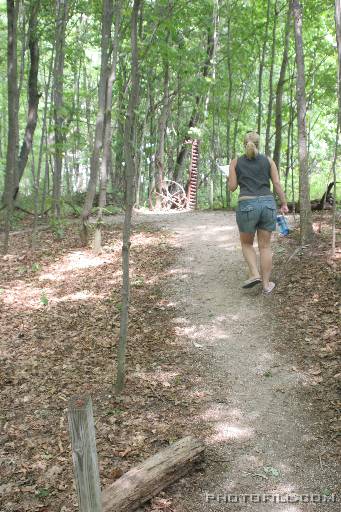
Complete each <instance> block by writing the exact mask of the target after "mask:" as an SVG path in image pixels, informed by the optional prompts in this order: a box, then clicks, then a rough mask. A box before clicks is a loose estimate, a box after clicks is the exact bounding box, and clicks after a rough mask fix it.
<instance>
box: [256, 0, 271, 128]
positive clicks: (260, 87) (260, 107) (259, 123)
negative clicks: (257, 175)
mask: <svg viewBox="0 0 341 512" xmlns="http://www.w3.org/2000/svg"><path fill="white" fill-rule="evenodd" d="M270 3H271V2H270V0H268V1H267V10H266V23H265V35H264V41H263V47H262V53H261V58H260V61H259V73H258V120H257V127H258V128H257V130H258V133H259V134H260V132H261V129H262V113H263V104H262V96H263V71H264V64H265V53H266V47H267V44H268V32H269V22H270Z"/></svg>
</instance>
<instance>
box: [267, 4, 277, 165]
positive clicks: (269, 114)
mask: <svg viewBox="0 0 341 512" xmlns="http://www.w3.org/2000/svg"><path fill="white" fill-rule="evenodd" d="M277 1H278V0H275V7H274V22H273V29H272V50H271V64H270V74H269V103H268V115H267V118H266V132H265V154H266V155H268V156H270V129H271V118H272V104H273V74H274V64H275V55H276V29H277V21H278V5H277Z"/></svg>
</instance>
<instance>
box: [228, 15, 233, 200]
mask: <svg viewBox="0 0 341 512" xmlns="http://www.w3.org/2000/svg"><path fill="white" fill-rule="evenodd" d="M227 76H228V93H227V111H226V159H227V164H229V163H230V160H231V103H232V85H233V81H232V80H233V77H232V61H231V16H229V18H228V20H227ZM230 207H231V191H230V188H229V186H228V179H227V178H226V208H230Z"/></svg>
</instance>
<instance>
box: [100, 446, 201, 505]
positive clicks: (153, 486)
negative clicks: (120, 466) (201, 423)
mask: <svg viewBox="0 0 341 512" xmlns="http://www.w3.org/2000/svg"><path fill="white" fill-rule="evenodd" d="M204 449H205V447H204V444H203V443H202V442H201V441H199V440H198V439H195V438H193V437H190V436H188V437H184V438H183V439H180V440H179V441H177V442H176V443H173V444H171V445H170V446H168V447H167V448H165V449H164V450H162V451H161V452H159V453H157V454H155V455H153V456H152V457H149V458H148V459H147V460H145V461H144V462H141V463H140V464H139V465H138V466H136V467H135V468H133V469H131V470H130V471H128V472H127V473H125V474H124V475H123V476H121V478H119V479H118V480H116V481H115V482H114V483H112V484H111V485H109V486H108V487H106V489H104V491H103V493H102V507H103V512H131V511H133V510H136V509H137V508H138V507H139V506H140V505H142V504H143V503H145V502H146V501H148V500H150V499H151V498H152V497H153V496H155V495H157V494H158V493H159V492H160V491H161V490H162V489H165V488H166V487H167V486H168V485H170V484H172V483H173V482H175V481H176V480H178V479H179V478H181V477H182V476H183V475H185V474H186V473H187V472H188V471H189V470H190V469H192V468H193V466H194V465H195V463H196V462H198V461H199V460H200V459H201V458H202V456H203V452H204Z"/></svg>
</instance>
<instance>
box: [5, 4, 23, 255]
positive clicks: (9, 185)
mask: <svg viewBox="0 0 341 512" xmlns="http://www.w3.org/2000/svg"><path fill="white" fill-rule="evenodd" d="M18 8H19V1H15V0H7V35H8V40H7V78H8V82H7V83H8V96H7V102H8V111H7V112H8V114H7V115H8V139H7V154H6V175H5V187H4V206H5V207H6V213H5V238H4V245H3V252H4V254H6V253H7V252H8V245H9V233H10V229H11V222H12V214H13V191H14V183H15V179H16V175H17V163H18V161H17V150H18V140H19V126H18V124H19V122H18V115H19V91H18V69H17V68H18V63H17V25H18Z"/></svg>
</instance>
